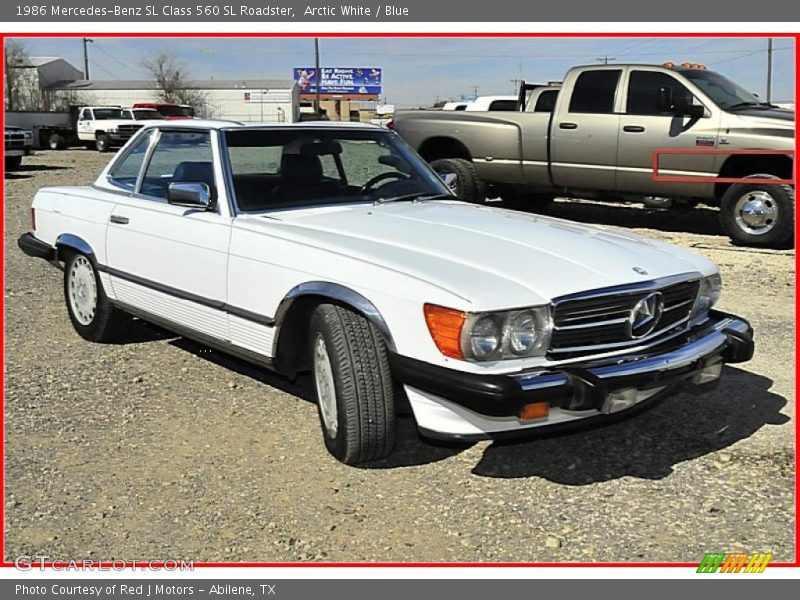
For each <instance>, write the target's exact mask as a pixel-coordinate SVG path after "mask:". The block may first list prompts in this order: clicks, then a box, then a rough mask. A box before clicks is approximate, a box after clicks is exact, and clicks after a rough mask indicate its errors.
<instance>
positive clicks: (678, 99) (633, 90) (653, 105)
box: [627, 71, 695, 115]
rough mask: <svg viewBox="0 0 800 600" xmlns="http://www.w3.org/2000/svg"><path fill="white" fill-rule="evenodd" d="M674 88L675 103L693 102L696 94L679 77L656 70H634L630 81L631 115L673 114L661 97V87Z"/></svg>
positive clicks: (673, 100) (629, 100)
mask: <svg viewBox="0 0 800 600" xmlns="http://www.w3.org/2000/svg"><path fill="white" fill-rule="evenodd" d="M662 88H668V89H670V90H672V102H673V104H683V105H686V104H693V103H694V102H695V98H694V95H693V94H692V93H691V92H690V91H689V90H687V89H686V87H685V86H684V85H683V84H682V83H680V82H679V81H678V80H677V79H675V78H674V77H672V76H671V75H668V74H667V73H659V72H656V71H633V72H632V73H631V76H630V80H629V81H628V101H627V113H628V114H629V115H671V114H672V113H671V112H670V111H669V110H665V108H664V106H662V101H661V99H660V96H661V89H662Z"/></svg>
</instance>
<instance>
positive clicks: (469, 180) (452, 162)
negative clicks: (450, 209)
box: [431, 158, 486, 204]
mask: <svg viewBox="0 0 800 600" xmlns="http://www.w3.org/2000/svg"><path fill="white" fill-rule="evenodd" d="M431 168H433V170H434V171H436V172H437V173H440V174H445V173H453V174H454V175H455V176H456V180H455V183H454V185H453V186H451V189H452V190H453V192H454V193H455V195H456V196H458V197H459V199H461V200H463V201H464V202H469V203H470V204H483V203H485V202H486V184H485V183H484V182H483V181H481V179H480V177H478V173H477V172H476V171H475V165H473V164H472V161H469V160H465V159H463V158H440V159H439V160H434V161H433V162H432V163H431Z"/></svg>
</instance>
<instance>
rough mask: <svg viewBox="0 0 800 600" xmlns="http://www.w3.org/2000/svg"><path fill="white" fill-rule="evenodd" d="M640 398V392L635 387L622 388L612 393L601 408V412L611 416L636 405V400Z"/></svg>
mask: <svg viewBox="0 0 800 600" xmlns="http://www.w3.org/2000/svg"><path fill="white" fill-rule="evenodd" d="M638 396H639V390H637V389H636V388H635V387H631V388H622V389H621V390H616V391H614V392H611V393H610V394H609V395H608V396H607V397H606V400H605V402H603V406H601V407H600V412H602V413H605V414H609V413H613V412H618V411H620V410H625V409H626V408H630V407H631V406H633V405H634V404H636V398H637V397H638Z"/></svg>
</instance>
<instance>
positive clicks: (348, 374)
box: [309, 304, 397, 465]
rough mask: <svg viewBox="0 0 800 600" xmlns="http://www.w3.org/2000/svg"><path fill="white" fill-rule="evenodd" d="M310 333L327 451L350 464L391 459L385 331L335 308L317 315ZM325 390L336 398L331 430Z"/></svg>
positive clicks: (393, 433)
mask: <svg viewBox="0 0 800 600" xmlns="http://www.w3.org/2000/svg"><path fill="white" fill-rule="evenodd" d="M309 331H310V336H309V350H310V353H311V354H310V356H311V365H312V371H313V380H314V393H315V396H316V398H317V407H318V412H319V418H320V424H321V426H322V435H323V438H324V440H325V446H326V447H327V448H328V451H329V452H330V453H331V454H333V456H335V457H336V458H337V459H339V460H340V461H341V462H343V463H345V464H348V465H357V464H361V463H365V462H369V461H374V460H379V459H381V458H385V457H387V456H389V454H391V453H392V450H394V445H395V441H396V437H397V416H396V411H395V405H394V390H393V382H392V375H391V372H390V370H389V357H388V354H387V351H386V345H385V343H384V340H383V337H382V335H381V333H380V331H378V329H377V328H376V327H375V326H374V325H372V323H370V322H369V321H367V320H366V319H365V318H364V317H362V316H361V315H359V314H357V313H354V312H353V311H351V310H348V309H346V308H343V307H341V306H336V305H333V304H321V305H319V306H318V307H317V308H316V309H315V310H314V313H313V314H312V316H311V324H310V329H309ZM319 344H322V349H323V350H324V352H325V356H326V357H327V361H328V365H329V368H330V375H331V377H330V379H327V382H328V383H326V377H325V373H326V371H325V368H320V365H321V364H324V363H325V360H326V358H321V357H320V356H318V355H317V351H318V345H319ZM331 380H332V384H331ZM326 389H327V390H330V389H332V390H333V391H334V396H335V398H333V399H332V404H333V406H335V409H336V413H335V415H333V414H331V413H328V417H327V418H328V419H329V420H330V421H331V424H332V425H329V424H327V423H326V415H325V414H324V412H325V409H324V406H325V404H324V400H323V397H324V394H325V393H326ZM328 398H329V399H330V398H331V396H328ZM328 406H330V404H328ZM334 427H335V428H334Z"/></svg>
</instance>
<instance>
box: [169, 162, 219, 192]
mask: <svg viewBox="0 0 800 600" xmlns="http://www.w3.org/2000/svg"><path fill="white" fill-rule="evenodd" d="M172 181H173V182H176V181H180V182H184V183H187V182H193V183H194V182H196V183H206V184H208V186H209V187H211V188H213V187H214V165H213V164H212V163H211V162H208V161H184V162H182V163H178V166H177V167H175V172H174V173H173V174H172Z"/></svg>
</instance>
